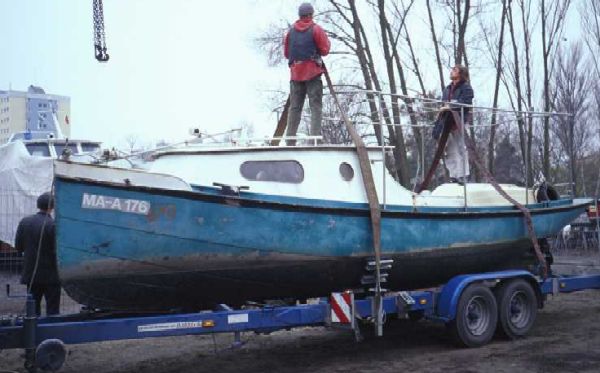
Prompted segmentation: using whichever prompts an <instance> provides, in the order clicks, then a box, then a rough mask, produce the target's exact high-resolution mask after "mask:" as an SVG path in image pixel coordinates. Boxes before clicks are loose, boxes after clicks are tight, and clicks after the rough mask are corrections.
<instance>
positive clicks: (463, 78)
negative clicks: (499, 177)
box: [438, 65, 474, 182]
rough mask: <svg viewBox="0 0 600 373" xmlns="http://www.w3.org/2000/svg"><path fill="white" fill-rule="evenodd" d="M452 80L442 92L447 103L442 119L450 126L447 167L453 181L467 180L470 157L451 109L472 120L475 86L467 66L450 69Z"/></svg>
mask: <svg viewBox="0 0 600 373" xmlns="http://www.w3.org/2000/svg"><path fill="white" fill-rule="evenodd" d="M450 80H451V81H452V82H451V83H450V84H449V85H448V86H447V87H446V88H445V89H444V92H443V93H442V101H444V102H446V103H447V104H446V105H445V106H444V107H442V112H444V111H446V112H447V113H444V115H442V116H441V117H442V120H444V121H445V125H446V126H450V133H449V135H448V142H447V144H446V162H445V163H446V168H447V169H448V174H449V175H450V180H451V181H452V182H456V181H458V182H465V181H466V180H468V178H469V157H468V154H467V149H466V147H465V138H464V132H463V128H462V127H461V125H460V123H455V121H454V117H453V116H452V115H450V114H451V113H450V110H452V111H454V112H456V113H458V116H459V118H460V117H461V116H462V120H463V121H464V123H469V122H470V121H471V115H472V114H471V108H470V107H468V106H465V105H473V96H474V94H473V88H472V87H471V84H469V71H468V70H467V68H466V67H465V66H462V65H456V66H454V67H453V68H452V70H451V71H450ZM457 104H458V105H457ZM438 136H439V133H438Z"/></svg>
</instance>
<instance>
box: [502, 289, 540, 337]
mask: <svg viewBox="0 0 600 373" xmlns="http://www.w3.org/2000/svg"><path fill="white" fill-rule="evenodd" d="M496 296H497V302H498V333H499V334H500V335H501V336H503V337H506V338H509V339H517V338H520V337H524V336H525V335H526V334H527V333H528V332H529V331H530V330H531V328H532V327H533V324H534V323H535V319H536V317H537V308H538V300H537V296H536V294H535V291H534V290H533V288H532V287H531V284H529V283H528V282H527V281H525V280H523V279H514V280H510V281H509V282H507V283H506V284H503V285H502V286H501V287H500V288H499V289H498V291H497V292H496Z"/></svg>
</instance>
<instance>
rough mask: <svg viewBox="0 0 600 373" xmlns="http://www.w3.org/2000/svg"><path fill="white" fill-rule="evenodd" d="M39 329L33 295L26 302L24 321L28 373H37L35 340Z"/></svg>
mask: <svg viewBox="0 0 600 373" xmlns="http://www.w3.org/2000/svg"><path fill="white" fill-rule="evenodd" d="M36 329H37V314H36V312H35V300H34V299H33V296H32V295H31V294H28V295H27V301H26V302H25V318H24V319H23V339H24V342H25V369H26V370H27V372H28V373H36V372H37V366H36V362H35V348H36V344H35V340H36V335H35V332H36Z"/></svg>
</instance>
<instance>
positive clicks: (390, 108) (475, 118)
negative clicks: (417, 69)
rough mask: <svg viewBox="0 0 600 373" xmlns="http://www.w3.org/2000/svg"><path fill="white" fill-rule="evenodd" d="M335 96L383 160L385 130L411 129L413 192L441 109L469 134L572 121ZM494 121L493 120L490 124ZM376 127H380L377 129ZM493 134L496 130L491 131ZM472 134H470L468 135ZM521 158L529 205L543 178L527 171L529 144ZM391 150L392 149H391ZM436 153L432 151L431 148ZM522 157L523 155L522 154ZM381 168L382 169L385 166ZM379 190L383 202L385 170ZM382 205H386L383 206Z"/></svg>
mask: <svg viewBox="0 0 600 373" xmlns="http://www.w3.org/2000/svg"><path fill="white" fill-rule="evenodd" d="M336 94H337V95H338V96H339V97H343V96H345V97H346V98H347V99H346V100H345V102H346V103H347V108H346V109H347V110H346V111H347V112H346V114H347V115H348V116H349V117H350V118H351V120H352V121H353V123H354V124H355V126H356V127H362V128H363V129H365V128H366V129H367V130H366V133H365V134H363V138H364V140H365V142H367V143H368V142H369V140H370V139H372V142H373V143H377V144H378V145H379V146H381V147H382V156H383V157H384V159H385V149H384V146H388V145H389V142H390V140H388V145H386V138H385V135H384V130H383V129H384V128H390V129H391V128H394V129H396V130H400V131H402V130H403V129H411V130H412V131H413V133H414V134H415V135H417V134H418V135H417V136H419V137H420V139H421V140H420V141H415V143H416V144H417V145H419V146H420V151H418V152H415V153H416V154H417V155H418V157H419V159H418V161H417V162H416V164H417V169H416V172H415V176H414V178H412V180H413V190H415V189H416V187H417V186H418V185H419V183H420V182H423V180H424V179H425V172H426V167H425V166H426V164H425V163H426V162H425V159H426V155H427V154H426V151H427V149H426V141H425V139H426V137H425V136H429V137H431V132H432V130H433V128H434V123H435V120H436V118H437V116H438V114H439V113H440V109H441V108H442V107H443V106H448V107H449V108H451V109H452V110H453V111H455V112H458V115H459V117H460V118H461V121H462V122H465V121H466V120H467V121H468V122H469V126H468V127H469V131H491V130H492V128H499V126H500V125H508V126H513V125H514V124H516V123H519V122H521V123H522V122H523V121H529V122H530V123H531V122H532V121H533V120H540V119H545V118H555V117H561V116H562V117H572V116H573V115H572V114H571V113H565V112H543V111H535V110H513V109H503V108H498V107H486V106H480V105H475V104H473V105H467V104H462V103H458V102H445V101H442V100H441V99H439V98H434V97H426V96H423V95H412V96H411V95H404V94H398V93H390V92H383V91H377V90H362V89H351V90H343V89H342V90H336ZM373 110H375V111H376V115H372V114H374V113H373ZM492 118H493V120H491V119H492ZM323 120H324V121H326V122H330V123H336V122H337V123H342V119H341V118H337V117H335V116H324V117H323ZM376 127H379V128H378V129H376ZM465 127H466V126H461V130H462V131H463V136H462V138H465V137H464V135H465V133H464V132H465V129H466V128H465ZM369 130H374V131H375V132H374V133H369ZM494 130H495V129H494ZM471 133H473V132H471ZM524 146H525V149H524V154H522V155H521V156H522V158H523V159H522V163H523V164H522V172H523V184H524V186H525V204H529V203H530V197H529V191H530V190H531V189H532V188H534V187H535V185H536V184H539V183H540V182H542V181H543V180H544V177H543V175H539V176H538V177H537V178H536V177H535V176H536V175H534V174H533V172H534V171H533V170H530V167H529V166H530V163H531V162H530V160H529V155H530V147H531V144H530V143H529V141H524ZM392 148H393V147H392ZM434 150H435V147H434ZM460 151H461V153H462V154H461V158H462V159H465V156H466V155H467V154H466V153H467V150H466V149H465V147H464V146H461V147H460ZM521 153H522V152H521ZM383 167H384V168H385V162H384V165H383ZM460 169H462V170H463V175H462V180H463V181H464V180H466V176H467V172H466V170H467V166H463V167H461V168H460ZM462 184H463V199H464V207H465V208H466V207H467V206H468V200H467V197H468V193H467V188H468V186H467V183H466V182H463V183H462ZM382 187H383V191H384V195H383V197H384V201H385V189H386V186H385V170H384V176H383V180H382ZM384 204H385V202H384Z"/></svg>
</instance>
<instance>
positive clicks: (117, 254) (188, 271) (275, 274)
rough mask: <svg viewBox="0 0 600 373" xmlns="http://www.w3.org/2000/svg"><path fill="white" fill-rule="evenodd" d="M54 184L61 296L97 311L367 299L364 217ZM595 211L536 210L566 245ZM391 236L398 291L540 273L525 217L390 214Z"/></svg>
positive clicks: (385, 240) (368, 240) (385, 237)
mask: <svg viewBox="0 0 600 373" xmlns="http://www.w3.org/2000/svg"><path fill="white" fill-rule="evenodd" d="M55 184H56V198H57V215H56V216H57V249H58V260H59V271H60V275H61V279H62V281H63V286H64V287H65V289H66V290H67V292H68V293H69V295H70V296H71V297H73V298H74V299H75V300H77V301H79V302H80V303H82V304H85V305H88V306H90V307H94V308H111V309H128V310H132V309H139V310H165V309H174V308H183V309H201V308H206V307H210V306H212V305H214V304H218V303H228V304H234V305H235V304H241V303H243V302H245V301H259V302H260V301H263V300H265V299H274V298H283V297H296V298H306V297H315V296H323V295H326V294H328V293H329V292H331V291H337V290H343V289H347V288H356V287H359V286H360V279H361V276H362V275H364V274H366V272H365V262H366V260H367V259H368V258H370V257H372V255H373V253H372V236H371V231H370V229H371V228H370V220H369V213H368V209H367V208H366V206H362V205H357V204H338V205H331V204H330V205H327V207H322V206H319V205H315V204H314V201H313V202H310V203H306V204H301V203H299V202H298V201H292V202H290V201H280V202H276V201H268V202H266V201H262V200H257V199H252V198H245V197H239V196H231V195H207V194H201V193H196V192H191V191H166V190H159V189H153V188H147V187H126V186H122V185H114V184H110V183H102V182H92V181H84V180H77V179H69V178H63V177H57V178H56V181H55ZM100 197H103V201H102V203H100V202H99V201H100V199H99V198H100ZM104 197H106V198H104ZM86 198H87V199H86ZM115 199H117V200H118V201H119V202H118V203H116V202H115ZM106 200H108V201H109V202H110V206H107V205H106V202H105V201H106ZM126 201H137V202H138V210H136V209H131V206H129V207H123V205H124V204H125V203H126ZM115 204H117V205H119V206H117V207H115ZM131 204H133V202H130V205H131ZM140 204H143V205H144V206H145V207H144V208H143V209H141V210H140V209H139V205H140ZM325 205H326V204H325ZM585 206H586V205H585V204H575V203H572V202H571V201H561V202H556V203H554V205H552V206H546V207H543V206H539V208H536V209H532V214H533V218H534V226H535V229H536V231H537V233H538V236H539V237H546V236H548V235H550V234H554V233H556V232H557V231H558V230H560V228H562V226H564V225H565V224H567V223H568V222H569V221H571V220H572V219H574V218H575V217H576V216H578V215H579V214H580V213H581V212H582V211H583V210H584V208H585ZM142 210H143V211H142ZM381 224H382V236H381V242H382V253H383V256H384V257H386V258H390V259H394V264H393V267H392V270H391V271H390V276H389V282H388V284H387V285H386V286H387V287H388V288H390V289H411V288H420V287H428V286H434V285H437V284H441V283H443V282H444V281H447V280H448V279H449V278H450V277H452V276H454V275H457V274H461V273H473V272H481V271H492V270H498V269H508V268H523V267H525V266H527V265H529V264H531V255H528V254H530V246H531V243H530V241H529V240H528V236H527V232H526V227H525V224H524V220H523V217H522V215H521V214H520V213H519V212H518V211H515V210H511V209H506V208H504V209H488V210H486V209H473V210H472V211H470V210H467V211H466V212H465V211H460V210H459V209H448V208H446V209H422V210H420V211H413V210H412V209H411V208H410V207H406V208H402V207H390V208H388V209H386V210H384V212H383V214H382V223H381Z"/></svg>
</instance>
